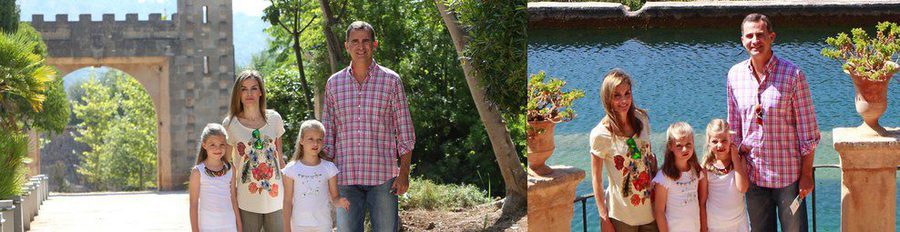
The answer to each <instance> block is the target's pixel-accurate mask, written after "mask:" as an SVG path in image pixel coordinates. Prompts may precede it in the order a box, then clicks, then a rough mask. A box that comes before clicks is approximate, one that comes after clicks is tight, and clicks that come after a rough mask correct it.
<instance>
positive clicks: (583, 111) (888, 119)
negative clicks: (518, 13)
mask: <svg viewBox="0 0 900 232" xmlns="http://www.w3.org/2000/svg"><path fill="white" fill-rule="evenodd" d="M873 26H874V25H873ZM873 26H869V28H867V29H871V27H873ZM775 31H776V33H777V37H776V39H775V43H774V45H773V50H774V52H775V55H776V56H779V57H782V58H786V59H787V60H790V61H792V62H793V63H794V64H795V65H797V66H799V67H800V68H801V69H802V70H803V71H804V72H805V73H806V76H807V80H808V82H809V84H810V91H811V92H812V97H813V104H814V106H815V109H816V115H817V119H818V125H819V129H820V131H821V132H822V135H821V136H822V140H821V141H820V142H819V146H818V147H817V149H816V158H815V164H837V163H838V156H837V153H836V152H835V150H834V147H833V144H832V139H831V137H832V136H831V131H832V129H833V128H835V127H855V126H858V125H859V124H860V123H862V119H861V118H860V117H859V116H858V114H857V113H856V111H855V108H854V103H853V96H854V91H853V85H852V83H851V81H850V78H849V77H848V76H847V75H846V74H844V73H843V72H842V71H841V70H840V63H839V62H838V61H834V60H830V59H827V58H825V57H822V56H821V55H820V54H819V52H820V51H821V49H822V48H823V47H825V45H826V44H825V42H824V41H825V38H826V37H828V36H834V35H835V34H837V33H838V32H843V31H849V27H833V28H796V27H795V28H787V27H785V28H778V27H776V28H775ZM739 33H740V31H739V28H738V27H737V26H735V27H734V28H728V29H721V28H708V29H707V28H691V29H652V30H625V29H602V30H600V29H567V30H556V29H541V30H529V32H528V73H529V74H531V73H537V72H539V71H541V70H543V71H546V72H547V75H548V76H552V77H557V78H560V79H563V80H565V81H567V83H568V84H567V85H566V88H567V89H572V88H578V89H582V90H584V91H585V95H586V96H585V97H584V98H582V99H580V100H578V101H576V103H575V106H574V108H575V111H576V113H577V114H578V116H577V118H576V119H575V120H573V121H571V122H567V123H562V124H558V125H557V127H556V140H557V141H556V151H555V153H554V155H553V156H552V157H551V158H550V159H549V160H548V161H547V164H548V165H569V166H574V167H578V168H581V169H583V170H585V171H586V172H587V174H588V175H587V177H586V178H585V179H584V180H583V181H582V182H581V183H580V184H579V185H578V188H577V194H578V195H583V194H587V193H591V192H592V187H591V184H590V181H591V179H590V178H591V177H590V157H589V153H588V134H589V133H590V130H591V129H592V128H593V127H594V126H595V125H596V124H597V122H598V121H599V120H600V118H602V117H603V115H604V112H603V108H602V106H601V104H600V97H599V86H600V83H601V82H602V79H603V75H604V74H605V73H606V72H607V71H609V70H610V69H612V68H616V67H618V68H622V69H624V70H625V71H626V72H628V73H629V74H630V75H631V76H632V77H633V78H634V81H635V86H634V88H633V91H634V102H635V104H636V105H637V106H639V107H641V108H644V109H646V110H648V111H649V114H650V123H651V131H652V139H651V140H652V145H653V150H654V152H655V153H656V154H662V147H663V143H664V139H665V135H664V134H665V129H666V128H667V127H668V125H669V124H671V123H674V122H676V121H686V122H688V123H690V124H691V126H693V127H694V130H695V133H697V134H698V135H702V134H703V130H704V129H705V128H706V124H707V123H708V122H709V121H710V120H711V119H713V118H725V117H726V107H725V75H726V73H727V71H728V69H729V68H731V66H732V65H734V64H735V63H737V62H740V61H743V60H745V59H747V58H748V55H747V54H746V53H745V52H744V49H743V48H742V47H741V45H740V40H739ZM892 82H894V83H891V84H890V85H891V86H890V87H889V90H888V91H889V93H888V101H889V102H888V110H887V112H885V113H884V115H883V116H882V118H881V121H880V122H881V124H882V125H885V126H888V127H900V117H898V116H900V95H898V94H900V86H897V84H896V83H898V82H900V78H894V79H893V80H892ZM695 143H696V144H697V146H696V148H697V152H698V153H700V152H701V151H702V150H703V147H704V146H705V145H704V144H705V142H704V141H703V138H702V137H700V136H697V137H696V138H695ZM661 163H662V160H660V164H661ZM898 177H900V175H898ZM604 179H605V178H604ZM840 189H841V187H840V172H839V171H837V170H834V169H825V170H821V171H817V173H816V189H815V190H816V191H817V193H816V194H817V199H816V200H817V206H816V207H817V208H816V210H817V214H818V218H817V223H818V229H820V230H821V231H837V230H839V228H840ZM898 196H900V195H898ZM594 204H595V203H594V201H593V200H589V201H588V202H587V209H588V215H587V218H588V220H587V221H588V229H589V231H598V230H599V224H598V220H599V219H598V218H599V217H598V216H597V209H596V207H595V205H594ZM807 207H808V208H811V204H810V202H807ZM808 214H809V216H810V220H811V218H812V210H811V209H809V211H808ZM898 216H900V215H898ZM898 221H900V217H898ZM810 228H812V225H811V224H810ZM897 229H898V230H900V226H898V227H897ZM572 230H573V231H581V230H582V225H581V206H580V205H579V204H576V205H575V215H574V217H573V220H572Z"/></svg>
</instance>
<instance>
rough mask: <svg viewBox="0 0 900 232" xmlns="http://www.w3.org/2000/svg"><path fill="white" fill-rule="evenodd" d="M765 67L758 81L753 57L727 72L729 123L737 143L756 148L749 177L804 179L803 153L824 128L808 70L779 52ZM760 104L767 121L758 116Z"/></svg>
mask: <svg viewBox="0 0 900 232" xmlns="http://www.w3.org/2000/svg"><path fill="white" fill-rule="evenodd" d="M765 70H766V73H767V74H766V75H765V76H762V77H760V80H761V81H759V82H757V80H756V78H755V75H754V71H753V67H751V65H750V60H749V59H748V60H745V61H743V62H740V63H738V64H736V65H734V66H733V67H731V70H729V71H728V78H727V81H726V88H727V89H726V92H727V95H728V96H727V101H728V103H727V105H728V123H729V124H730V125H729V126H730V129H731V130H732V131H734V132H735V134H734V135H733V137H732V139H733V141H734V143H735V144H742V145H744V146H748V147H750V148H751V149H750V154H749V156H747V157H746V159H747V164H748V166H749V172H748V173H749V174H750V181H752V182H753V183H754V184H756V185H757V186H761V187H767V188H781V187H785V186H787V185H790V184H793V183H794V182H796V181H797V180H798V178H799V177H800V170H801V163H802V162H801V156H804V155H807V154H811V153H812V151H813V150H815V149H816V145H818V144H819V127H818V125H817V124H816V114H815V110H814V109H813V103H812V97H811V96H810V92H809V84H808V83H807V81H806V75H805V74H804V73H803V71H801V70H800V69H799V68H797V67H796V66H794V64H792V63H791V62H789V61H787V60H783V59H780V58H778V57H777V56H775V55H772V58H771V59H770V60H769V62H768V63H767V64H766V69H765ZM757 104H758V105H761V107H762V115H763V117H762V120H757V117H756V115H757V112H756V111H755V110H754V107H755V106H756V105H757Z"/></svg>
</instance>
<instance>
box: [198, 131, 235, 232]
mask: <svg viewBox="0 0 900 232" xmlns="http://www.w3.org/2000/svg"><path fill="white" fill-rule="evenodd" d="M227 140H228V136H227V134H226V133H225V128H223V127H222V125H219V124H217V123H210V124H207V125H206V128H203V133H202V134H201V135H200V148H199V149H198V150H199V152H198V153H197V163H196V166H194V168H192V169H191V182H190V185H189V186H188V187H189V188H190V204H191V206H190V210H191V211H190V215H191V230H192V231H194V232H198V231H241V230H240V228H241V221H240V217H241V216H240V214H239V213H238V211H237V198H236V197H235V191H234V179H233V178H232V175H233V173H234V172H233V171H232V170H233V169H232V167H231V163H229V162H228V161H227V160H226V158H225V153H226V150H227V149H228V144H227V143H226V141H227Z"/></svg>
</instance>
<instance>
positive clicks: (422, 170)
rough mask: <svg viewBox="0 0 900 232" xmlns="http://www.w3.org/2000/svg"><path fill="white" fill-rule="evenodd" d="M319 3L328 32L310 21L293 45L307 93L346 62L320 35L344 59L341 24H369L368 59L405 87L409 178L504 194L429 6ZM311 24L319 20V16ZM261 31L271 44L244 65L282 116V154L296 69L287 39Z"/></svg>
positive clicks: (520, 137) (292, 128)
mask: <svg viewBox="0 0 900 232" xmlns="http://www.w3.org/2000/svg"><path fill="white" fill-rule="evenodd" d="M319 2H320V4H321V2H332V4H331V5H330V6H331V9H332V10H333V11H334V12H333V19H334V24H335V25H334V26H333V27H330V28H328V27H325V26H324V23H313V24H311V25H310V26H309V27H308V28H307V30H306V31H305V33H304V34H303V35H302V36H301V37H300V43H301V45H302V46H303V47H305V48H308V49H306V50H304V53H303V54H302V55H303V59H304V70H305V72H306V73H307V74H308V75H307V78H308V79H307V80H308V81H309V83H311V85H312V86H313V88H315V89H316V90H318V91H322V90H323V88H324V85H325V83H326V81H327V79H328V77H329V76H331V74H333V73H334V72H333V70H332V68H331V66H336V67H340V68H344V67H347V65H348V64H349V63H346V62H347V61H346V60H341V59H336V60H338V62H339V63H338V64H334V63H332V61H331V60H332V57H331V55H332V54H330V53H329V51H328V50H329V46H328V42H326V41H327V39H326V38H327V36H326V34H327V33H326V32H327V31H326V30H331V34H332V35H334V36H335V37H337V38H336V43H337V44H339V45H338V46H337V47H338V48H339V49H340V50H339V52H340V53H342V54H346V53H345V52H346V51H345V50H344V48H343V42H344V37H345V36H346V35H345V30H346V26H347V24H349V23H350V22H353V21H356V20H362V21H367V22H369V23H370V24H372V26H373V27H374V28H375V31H376V33H377V39H378V47H377V49H376V50H375V60H376V61H377V62H378V64H380V65H382V66H385V67H388V68H391V69H393V70H394V71H396V72H397V73H399V74H400V77H401V79H402V80H403V84H404V86H405V87H406V93H407V98H408V100H409V105H410V110H411V113H412V117H413V123H414V124H415V131H416V148H415V150H413V164H414V166H415V168H414V169H413V173H412V175H413V176H421V177H424V178H426V179H430V180H433V181H435V182H437V183H456V184H459V183H468V184H475V185H477V186H479V187H480V188H482V189H485V190H487V189H490V190H491V191H490V192H491V194H492V195H494V196H502V195H504V194H505V192H504V190H505V189H504V188H494V187H492V186H503V178H502V177H503V175H502V174H501V170H500V167H499V166H498V165H497V162H496V161H495V160H496V159H495V156H494V152H493V150H492V148H491V143H489V142H488V141H489V140H488V136H487V133H486V131H485V127H484V124H482V123H481V119H480V118H479V116H478V112H477V110H476V107H475V102H474V101H473V100H472V96H471V94H470V92H469V89H468V87H467V84H466V79H465V78H462V77H463V76H464V75H463V70H462V68H461V67H460V65H458V63H456V62H454V61H455V60H457V57H458V56H457V54H456V53H455V51H454V47H453V43H452V40H451V38H450V36H448V34H447V32H446V28H445V27H444V25H443V23H442V21H441V16H440V14H438V13H437V11H436V10H435V7H434V3H433V2H430V1H402V0H393V1H378V2H373V1H364V0H349V1H319ZM312 6H313V7H317V6H316V5H312ZM318 7H321V5H319V6H318ZM322 12H323V11H322V10H321V8H320V9H311V10H309V11H306V12H304V13H303V14H302V15H301V17H303V18H312V17H314V15H316V14H323V13H322ZM318 18H319V19H320V20H323V19H325V18H327V17H324V16H322V15H320V16H318ZM326 28H328V29H326ZM266 31H267V32H268V33H269V35H270V36H271V37H272V38H273V39H272V41H271V43H270V44H269V49H268V50H267V51H265V52H263V53H260V54H258V55H256V56H254V59H253V61H252V64H251V66H253V67H254V68H255V69H257V70H260V72H262V74H263V76H264V77H265V78H267V79H266V90H267V91H268V92H267V93H268V96H267V97H268V98H269V100H270V101H269V102H273V103H272V104H269V107H271V108H273V109H275V110H277V111H278V112H279V113H281V115H282V117H284V118H285V122H286V126H285V129H286V130H287V132H286V133H285V135H284V137H283V141H284V148H285V153H287V154H290V151H291V150H293V148H294V146H293V144H294V142H295V140H296V135H297V127H298V126H299V122H300V120H302V119H303V118H304V114H303V111H302V110H304V109H305V108H301V107H305V106H302V104H298V103H299V102H302V98H301V96H300V94H298V93H299V92H297V89H298V88H299V87H298V82H299V80H297V79H296V78H297V76H298V75H297V74H296V73H295V72H296V71H291V70H292V69H294V70H295V69H296V65H295V64H294V62H295V60H296V59H295V58H294V56H292V55H290V54H292V53H291V52H290V51H288V50H286V49H290V45H291V44H292V39H291V37H290V36H289V35H288V34H286V33H284V30H282V29H277V27H275V26H273V27H271V28H269V29H267V30H266ZM286 54H287V55H286ZM346 57H347V56H343V57H342V58H346ZM522 91H524V85H523V86H522ZM272 99H278V100H272ZM523 99H524V98H523ZM509 118H510V119H511V120H512V119H516V118H517V116H516V115H510V117H509ZM298 119H299V120H298ZM438 119H439V120H438ZM521 121H522V124H521V125H522V127H521V129H520V128H519V127H514V126H512V124H511V126H510V132H511V133H512V138H517V139H516V140H514V142H515V145H516V148H520V149H521V150H524V138H525V137H524V120H521ZM523 180H524V178H523Z"/></svg>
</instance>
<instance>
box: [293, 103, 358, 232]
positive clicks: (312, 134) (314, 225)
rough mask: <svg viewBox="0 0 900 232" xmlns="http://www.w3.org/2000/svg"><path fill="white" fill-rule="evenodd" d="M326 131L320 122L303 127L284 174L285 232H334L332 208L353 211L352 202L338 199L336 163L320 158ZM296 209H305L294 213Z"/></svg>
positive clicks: (311, 121) (309, 121) (301, 126)
mask: <svg viewBox="0 0 900 232" xmlns="http://www.w3.org/2000/svg"><path fill="white" fill-rule="evenodd" d="M324 138H325V127H324V126H322V123H321V122H319V121H316V120H306V121H303V123H302V124H301V125H300V133H299V134H298V135H297V143H296V144H297V145H296V148H295V149H294V154H293V160H292V161H291V162H290V163H288V164H287V166H286V167H285V168H284V169H282V170H281V171H282V172H283V173H284V177H285V178H284V231H310V232H326V231H331V228H332V223H331V222H332V218H331V206H332V204H333V205H334V206H335V207H339V208H343V209H344V210H347V209H349V207H350V202H349V201H347V199H345V198H342V197H340V196H338V187H337V174H338V169H337V166H335V165H334V163H331V162H329V161H327V160H323V159H321V158H320V156H319V155H320V153H321V151H322V140H323V139H324ZM294 205H298V206H302V208H298V210H294Z"/></svg>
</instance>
